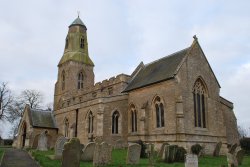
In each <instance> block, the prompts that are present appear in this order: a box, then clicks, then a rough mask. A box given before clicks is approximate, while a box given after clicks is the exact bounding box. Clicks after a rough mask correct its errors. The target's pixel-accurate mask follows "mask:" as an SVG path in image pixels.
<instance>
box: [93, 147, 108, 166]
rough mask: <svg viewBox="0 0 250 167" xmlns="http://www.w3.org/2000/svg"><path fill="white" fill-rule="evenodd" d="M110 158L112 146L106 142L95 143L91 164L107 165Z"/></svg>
mask: <svg viewBox="0 0 250 167" xmlns="http://www.w3.org/2000/svg"><path fill="white" fill-rule="evenodd" d="M111 160H112V146H111V145H109V144H107V143H106V142H102V143H101V144H98V143H96V145H95V151H94V157H93V166H102V165H107V164H109V163H110V162H111Z"/></svg>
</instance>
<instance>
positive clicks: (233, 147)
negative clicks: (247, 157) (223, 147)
mask: <svg viewBox="0 0 250 167" xmlns="http://www.w3.org/2000/svg"><path fill="white" fill-rule="evenodd" d="M237 146H238V144H237V143H235V144H233V145H232V146H231V147H230V149H229V151H228V152H229V153H230V154H234V153H235V150H236V148H237Z"/></svg>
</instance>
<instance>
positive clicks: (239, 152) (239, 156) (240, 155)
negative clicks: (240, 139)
mask: <svg viewBox="0 0 250 167" xmlns="http://www.w3.org/2000/svg"><path fill="white" fill-rule="evenodd" d="M244 154H245V151H244V150H242V149H240V150H237V151H236V152H235V157H236V159H237V162H238V164H239V165H241V164H242V161H243V158H244Z"/></svg>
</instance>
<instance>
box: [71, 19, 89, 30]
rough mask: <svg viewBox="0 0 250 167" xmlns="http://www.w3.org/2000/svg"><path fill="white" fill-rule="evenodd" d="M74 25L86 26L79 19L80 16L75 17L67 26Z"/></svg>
mask: <svg viewBox="0 0 250 167" xmlns="http://www.w3.org/2000/svg"><path fill="white" fill-rule="evenodd" d="M75 25H79V26H83V27H85V28H86V26H85V25H84V23H83V21H82V20H81V19H80V17H77V18H76V19H75V20H74V21H73V22H72V23H71V24H70V26H69V27H71V26H75Z"/></svg>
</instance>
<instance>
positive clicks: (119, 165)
mask: <svg viewBox="0 0 250 167" xmlns="http://www.w3.org/2000/svg"><path fill="white" fill-rule="evenodd" d="M53 154H54V151H52V150H50V151H45V152H44V151H43V152H42V151H36V150H32V155H33V157H34V158H35V159H36V160H37V161H38V162H39V163H40V165H41V166H43V167H60V166H61V161H60V160H51V159H49V158H48V157H46V155H53ZM126 154H127V150H113V152H112V163H111V164H110V165H107V167H146V166H148V159H140V163H139V164H138V165H126ZM221 165H225V166H227V160H226V156H220V157H216V158H215V157H212V156H204V157H200V158H199V167H219V166H221ZM155 166H156V167H184V163H173V164H166V163H163V162H157V163H156V164H155ZM249 166H250V156H246V157H245V158H244V160H243V165H241V167H249ZM81 167H92V162H81Z"/></svg>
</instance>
